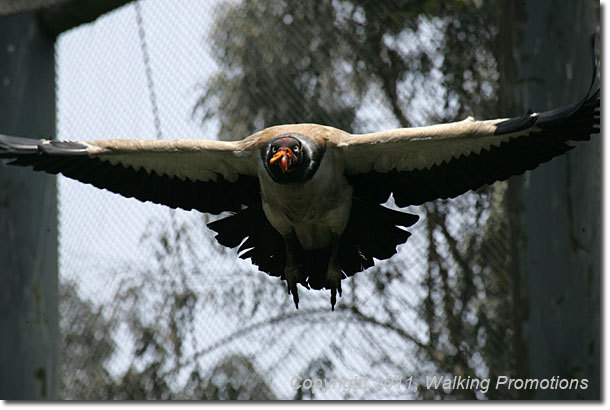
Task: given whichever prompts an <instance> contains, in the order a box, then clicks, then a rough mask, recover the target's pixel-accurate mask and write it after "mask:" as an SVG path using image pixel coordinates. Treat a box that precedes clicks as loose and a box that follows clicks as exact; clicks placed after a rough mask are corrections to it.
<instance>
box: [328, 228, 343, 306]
mask: <svg viewBox="0 0 610 410" xmlns="http://www.w3.org/2000/svg"><path fill="white" fill-rule="evenodd" d="M342 276H343V274H342V273H341V264H340V262H339V235H335V234H333V238H332V242H331V250H330V258H329V260H328V267H327V268H326V287H327V288H329V289H330V305H331V308H332V310H335V303H336V302H337V291H339V297H341V278H342Z"/></svg>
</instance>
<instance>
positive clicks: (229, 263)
mask: <svg viewBox="0 0 610 410" xmlns="http://www.w3.org/2000/svg"><path fill="white" fill-rule="evenodd" d="M415 3H417V5H416V4H415ZM419 3H420V2H413V1H392V2H367V1H338V0H334V1H318V0H316V1H314V0H298V1H297V0H273V1H262V0H252V1H243V2H242V1H208V2H198V1H183V2H180V3H179V5H178V4H175V3H173V2H164V1H161V0H146V1H140V2H137V3H135V4H133V3H130V4H128V5H126V6H124V7H121V8H119V9H117V10H115V11H113V12H111V13H108V14H106V15H104V16H102V17H100V18H99V19H98V20H97V21H95V22H94V23H92V24H87V25H85V26H81V27H79V28H76V29H73V30H70V31H68V32H66V33H64V34H62V35H61V36H60V38H59V39H58V41H57V61H58V65H57V84H58V138H59V139H66V140H74V139H83V140H86V139H109V138H141V139H154V138H163V139H174V138H221V139H228V140H230V139H240V138H243V137H245V136H247V135H249V134H251V133H253V132H255V131H257V130H260V129H262V128H265V127H268V126H271V125H277V124H282V123H298V122H314V123H322V124H327V125H331V126H336V127H338V128H342V129H345V130H347V131H350V132H371V131H378V130H382V129H388V128H394V127H399V126H413V125H423V124H428V123H433V122H439V121H452V120H456V119H462V118H464V117H465V116H466V115H467V113H468V114H470V113H472V114H474V115H475V116H477V117H489V118H495V117H497V115H498V113H497V112H496V110H497V100H496V97H495V90H496V89H497V87H498V68H497V63H496V61H497V56H496V55H495V49H494V41H495V38H496V35H497V33H498V22H497V20H498V19H497V13H498V11H497V10H496V3H495V2H479V1H473V2H470V1H463V2H461V1H460V2H429V3H428V2H423V3H425V4H419ZM437 3H443V4H437ZM505 188H506V186H505V184H504V183H499V184H496V185H494V186H493V187H487V188H484V189H482V190H481V191H479V192H477V193H469V194H465V195H463V196H461V197H459V198H457V199H455V200H449V201H437V202H434V203H429V204H427V205H425V206H422V207H415V208H413V209H407V211H409V212H411V213H415V214H418V215H420V217H421V219H420V222H418V223H417V224H416V225H415V226H413V227H412V228H411V229H410V231H411V233H412V236H411V237H410V239H409V240H408V242H407V243H406V244H405V245H402V246H400V247H399V248H398V252H397V254H396V255H395V256H393V257H392V258H391V259H388V260H384V261H376V264H375V266H374V267H373V268H370V269H368V270H367V271H365V272H362V273H359V274H357V275H355V276H354V277H353V278H350V279H348V280H346V281H345V282H344V285H343V288H344V292H343V296H342V298H341V299H340V300H339V303H338V306H337V308H336V309H335V311H334V312H331V311H330V308H329V303H328V297H329V295H328V292H326V291H303V292H301V293H302V295H301V298H302V299H301V300H302V301H301V306H300V309H299V310H298V311H297V310H295V309H294V306H293V303H292V298H291V297H290V296H289V295H288V294H287V292H286V289H285V285H284V284H283V283H282V282H281V281H280V280H278V279H277V278H271V277H269V276H267V275H266V274H264V273H262V272H259V271H258V270H257V269H256V267H255V266H254V265H252V264H251V263H250V262H249V261H248V260H242V259H239V258H238V257H237V252H236V251H235V250H230V249H226V248H223V247H222V246H220V245H219V244H218V243H216V242H215V239H214V236H213V232H212V231H211V230H209V229H207V228H206V223H207V222H209V221H211V220H214V219H217V218H218V217H216V216H209V215H205V214H201V213H198V212H196V211H192V212H186V211H182V210H171V209H168V208H166V207H163V206H160V205H155V204H151V203H140V202H138V201H137V200H135V199H126V198H123V197H120V196H119V195H115V194H111V193H108V192H106V191H101V190H97V189H95V188H93V187H91V186H88V185H83V184H79V183H78V182H74V181H71V180H68V179H66V178H63V177H61V178H60V179H59V195H60V196H59V199H60V232H61V233H60V235H61V236H60V274H61V289H60V290H61V306H60V313H61V323H60V325H61V330H62V334H63V345H62V366H63V367H62V385H61V394H62V396H63V397H64V398H72V399H94V398H95V399H102V398H123V399H125V398H188V399H202V398H207V399H223V398H242V399H247V398H252V399H265V398H278V399H292V398H316V399H337V398H366V399H386V398H392V399H408V398H420V397H423V398H433V397H436V398H438V397H455V398H485V397H488V398H505V397H510V395H511V394H512V392H510V391H493V390H489V391H484V390H481V389H479V390H451V389H443V388H439V389H431V390H425V389H417V388H416V387H417V386H418V384H419V383H423V380H425V379H424V378H423V377H424V375H428V374H439V375H442V374H454V375H462V376H464V377H472V378H474V377H486V376H488V375H489V374H511V373H513V371H514V365H515V364H514V362H513V357H514V355H512V353H511V349H512V347H511V343H510V340H511V337H512V323H511V319H510V312H509V311H510V309H511V303H510V298H509V296H510V289H511V280H510V276H509V274H508V272H507V266H508V259H509V252H508V240H509V238H508V233H507V232H509V230H508V229H507V226H506V225H507V223H506V220H505V219H506V218H505V212H504V202H503V201H504V192H505ZM387 205H388V206H390V207H392V206H394V205H393V202H392V201H390V203H389V204H387ZM221 216H222V215H221ZM315 379H320V380H324V379H325V380H327V381H328V382H331V381H332V383H335V384H332V383H330V384H324V385H323V386H320V385H316V384H315V383H314V381H313V380H315ZM365 380H366V382H364V381H365ZM310 382H311V383H310Z"/></svg>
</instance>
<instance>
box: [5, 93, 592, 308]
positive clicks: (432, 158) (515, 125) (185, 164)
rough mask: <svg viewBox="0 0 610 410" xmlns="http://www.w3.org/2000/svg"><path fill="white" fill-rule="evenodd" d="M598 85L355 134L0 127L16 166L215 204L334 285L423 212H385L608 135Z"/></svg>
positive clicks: (222, 237) (279, 261) (268, 255)
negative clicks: (603, 131) (511, 106)
mask: <svg viewBox="0 0 610 410" xmlns="http://www.w3.org/2000/svg"><path fill="white" fill-rule="evenodd" d="M599 101H600V93H599V90H598V91H597V92H594V93H591V92H589V95H587V97H585V98H584V99H583V100H582V101H580V102H578V103H576V104H573V105H570V106H567V107H563V108H559V109H555V110H552V111H547V112H543V113H533V114H526V115H524V116H521V117H516V118H511V119H496V120H487V121H476V120H474V119H473V118H467V119H465V120H463V121H459V122H454V123H448V124H439V125H431V126H425V127H415V128H400V129H392V130H388V131H381V132H375V133H370V134H361V135H353V134H350V133H347V132H345V131H342V130H340V129H336V128H332V127H327V126H323V125H316V124H295V125H280V126H275V127H271V128H267V129H264V130H262V131H259V132H257V133H255V134H253V135H250V136H249V137H247V138H245V139H243V140H241V141H235V142H226V141H207V140H198V139H179V140H125V139H113V140H112V139H111V140H98V141H55V140H33V139H27V138H19V137H12V136H5V135H0V157H2V158H9V159H11V160H12V161H10V162H9V164H11V165H21V166H31V167H33V169H34V170H36V171H46V172H49V173H52V174H57V173H62V174H63V175H65V176H66V177H68V178H73V179H76V180H79V181H81V182H85V183H89V184H92V185H94V186H96V187H98V188H104V189H107V190H109V191H112V192H116V193H118V194H121V195H123V196H125V197H128V198H131V197H133V198H137V199H139V200H140V201H152V202H156V203H159V204H164V205H167V206H170V207H172V208H183V209H187V210H191V209H196V210H198V211H200V212H207V213H211V214H219V213H221V212H224V211H229V212H231V213H232V215H231V216H228V217H226V218H223V219H219V220H217V221H215V222H212V223H210V224H209V225H208V226H209V227H210V228H211V229H212V230H214V231H215V232H216V233H217V234H216V239H217V240H218V242H219V243H221V244H222V245H224V246H227V247H230V248H235V247H238V246H239V249H238V251H239V252H240V254H239V256H240V257H241V258H244V259H245V258H250V260H251V261H252V263H254V264H255V265H257V266H258V268H259V269H260V270H261V271H263V272H267V273H268V274H270V275H272V276H279V277H280V278H281V279H283V280H285V281H286V282H287V288H288V292H289V293H290V294H292V297H293V300H294V304H295V306H296V307H297V308H298V303H299V296H298V286H297V285H298V284H300V285H302V286H304V287H305V288H313V289H322V288H325V289H329V290H330V302H331V306H332V308H333V309H334V305H335V303H336V294H337V292H338V293H339V296H340V295H341V280H343V279H345V278H346V277H348V276H352V275H354V274H355V273H357V272H359V271H362V270H364V269H366V268H368V267H370V266H373V264H374V259H373V258H377V259H387V258H390V257H391V256H392V255H393V254H395V253H396V247H397V245H399V244H402V243H404V242H405V241H406V240H407V238H408V237H409V235H410V234H409V232H407V231H406V230H404V229H403V228H407V227H409V226H411V225H413V224H414V223H415V222H416V221H417V219H418V217H417V216H416V215H411V214H408V213H405V212H399V211H395V210H392V209H388V208H386V207H384V206H382V205H381V204H383V203H385V202H386V201H387V200H388V198H389V197H390V195H391V194H393V196H394V200H395V202H396V205H397V206H398V207H401V208H402V207H406V206H408V205H419V204H422V203H424V202H427V201H432V200H435V199H438V198H453V197H456V196H458V195H460V194H462V193H464V192H466V191H469V190H474V189H477V188H479V187H481V186H483V185H485V184H491V183H493V182H495V181H501V180H505V179H507V178H508V177H510V176H511V175H517V174H521V173H523V172H524V171H526V170H531V169H534V168H536V167H537V166H538V165H539V164H541V163H543V162H546V161H548V160H550V159H551V158H553V157H555V156H558V155H561V154H563V153H565V152H566V151H568V150H570V149H571V148H573V147H572V146H570V145H568V144H567V142H568V141H582V140H588V139H589V138H590V135H591V134H594V133H598V132H599Z"/></svg>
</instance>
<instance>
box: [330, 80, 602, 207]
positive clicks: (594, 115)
mask: <svg viewBox="0 0 610 410" xmlns="http://www.w3.org/2000/svg"><path fill="white" fill-rule="evenodd" d="M599 98H600V97H599V90H598V91H597V92H594V93H593V94H592V95H589V96H587V97H585V98H584V99H583V100H582V101H580V102H578V103H576V104H573V105H570V106H567V107H563V108H559V109H555V110H552V111H547V112H543V113H534V114H527V115H524V116H522V117H516V118H511V119H497V120H488V121H475V120H474V119H472V118H468V119H466V120H464V121H460V122H455V123H449V124H440V125H432V126H427V127H415V128H400V129H395V130H389V131H382V132H377V133H372V134H361V135H349V134H347V135H344V136H340V137H339V138H338V140H337V141H336V142H335V144H336V146H337V148H338V149H339V150H340V151H341V152H342V155H343V157H344V160H345V164H346V168H345V172H346V174H347V177H348V179H349V180H350V182H351V183H352V185H353V186H354V196H355V197H359V198H362V199H368V200H374V201H376V202H378V203H383V202H385V201H386V200H387V199H388V197H389V195H390V193H393V194H394V199H395V201H396V204H397V205H398V206H400V207H404V206H407V205H419V204H422V203H424V202H426V201H430V200H434V199H437V198H453V197H456V196H458V195H460V194H462V193H464V192H466V191H468V190H474V189H477V188H479V187H481V186H483V185H485V184H491V183H493V182H495V181H500V180H504V179H507V178H508V177H510V176H512V175H518V174H521V173H523V172H524V171H526V170H531V169H533V168H535V167H537V166H538V165H539V164H541V163H543V162H546V161H548V160H550V159H551V158H553V157H555V156H557V155H560V154H562V153H564V152H566V151H568V150H570V149H572V148H573V147H572V146H570V145H568V144H567V143H566V142H568V141H580V140H588V139H589V138H590V135H591V134H593V133H597V132H599Z"/></svg>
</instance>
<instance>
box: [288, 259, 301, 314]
mask: <svg viewBox="0 0 610 410" xmlns="http://www.w3.org/2000/svg"><path fill="white" fill-rule="evenodd" d="M285 275H286V282H287V283H288V294H289V295H290V294H292V300H293V301H294V306H295V307H296V308H297V309H298V308H299V290H298V289H297V280H298V279H297V278H298V277H299V274H298V270H297V269H296V268H292V269H291V268H286V272H285Z"/></svg>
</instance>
